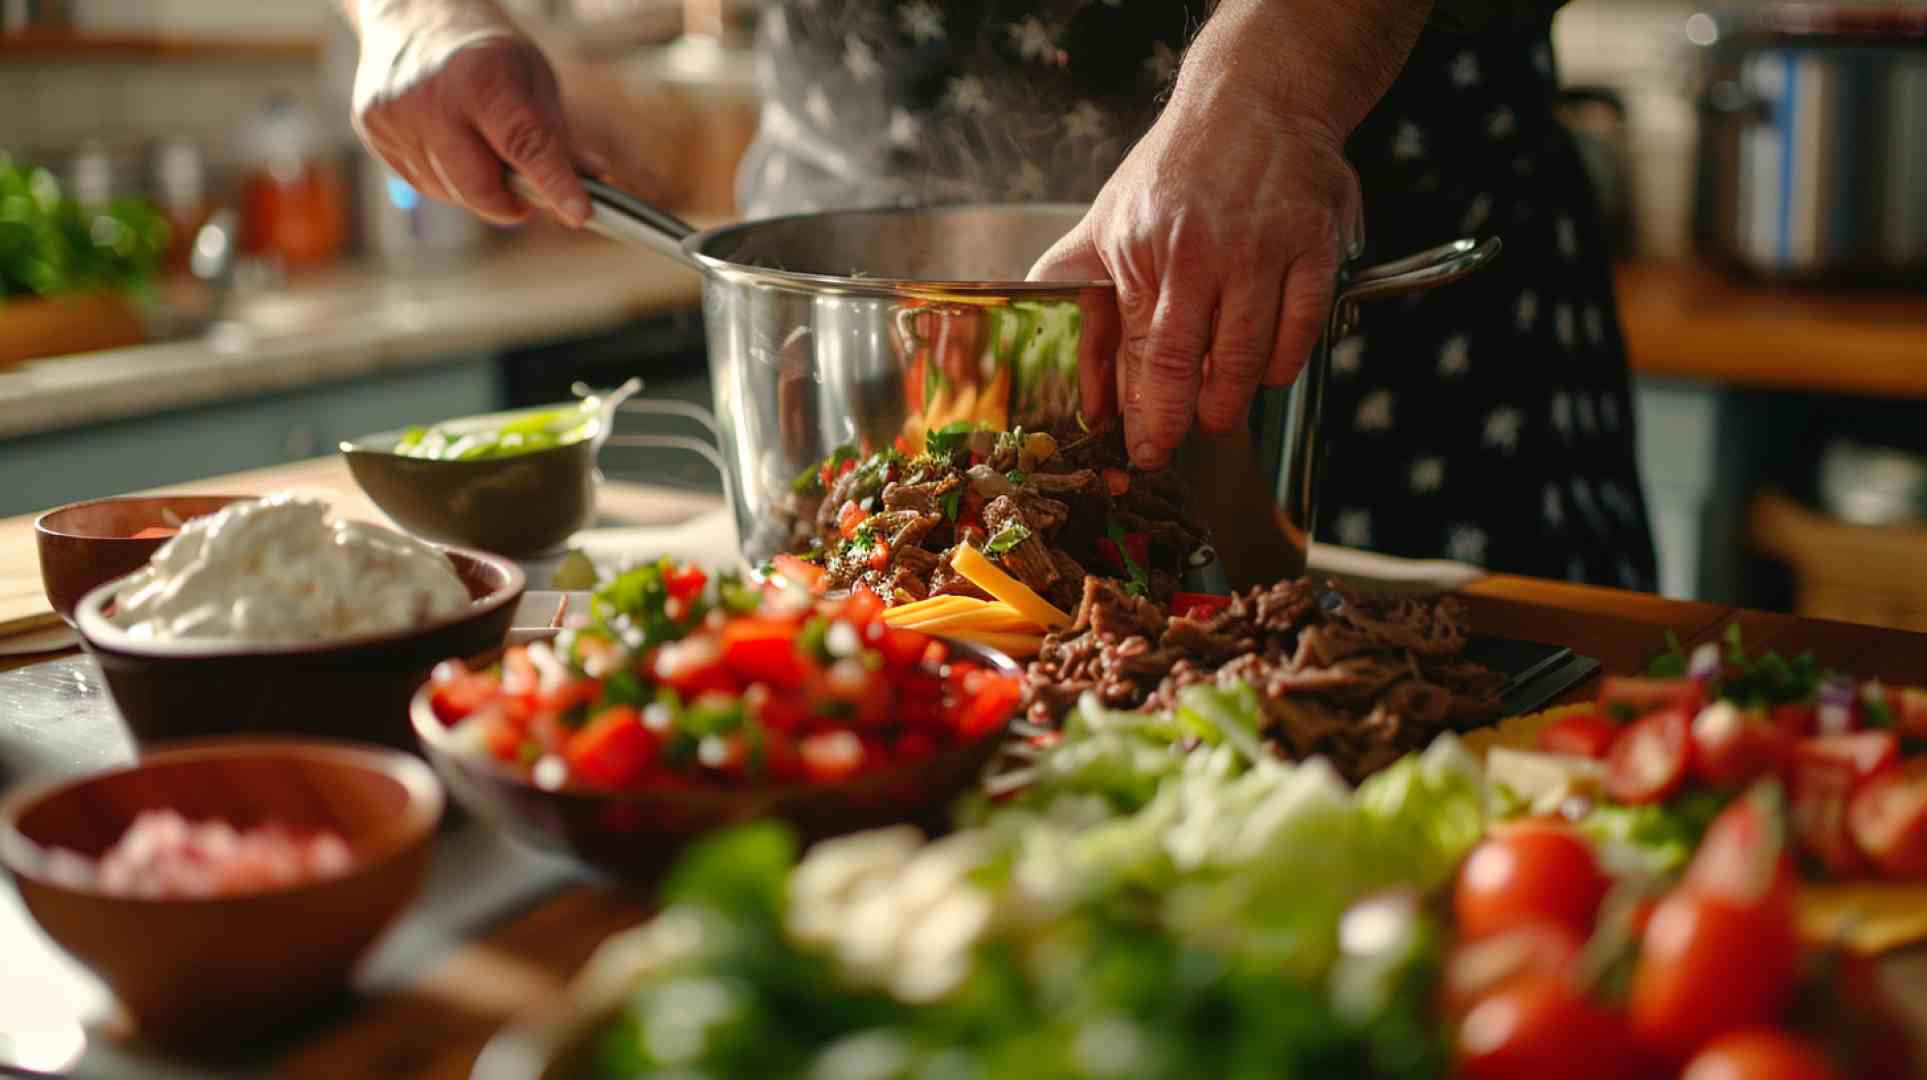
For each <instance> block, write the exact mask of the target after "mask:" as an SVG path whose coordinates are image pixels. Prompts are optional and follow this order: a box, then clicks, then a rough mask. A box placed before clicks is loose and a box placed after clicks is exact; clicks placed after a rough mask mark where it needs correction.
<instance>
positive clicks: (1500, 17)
mask: <svg viewBox="0 0 1927 1080" xmlns="http://www.w3.org/2000/svg"><path fill="white" fill-rule="evenodd" d="M1564 6H1565V0H1435V2H1434V3H1433V5H1432V20H1431V22H1432V25H1433V26H1434V27H1436V28H1438V29H1442V30H1449V31H1452V32H1455V33H1461V34H1471V33H1478V32H1481V31H1489V30H1498V29H1529V28H1536V27H1541V26H1544V25H1545V24H1546V23H1548V22H1550V21H1551V20H1552V16H1553V14H1554V13H1555V12H1557V11H1558V10H1559V9H1560V8H1561V7H1564Z"/></svg>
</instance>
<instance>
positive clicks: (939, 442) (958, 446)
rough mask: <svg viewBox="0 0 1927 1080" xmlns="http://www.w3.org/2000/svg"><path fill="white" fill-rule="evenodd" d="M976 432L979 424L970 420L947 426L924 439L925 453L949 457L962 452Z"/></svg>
mask: <svg viewBox="0 0 1927 1080" xmlns="http://www.w3.org/2000/svg"><path fill="white" fill-rule="evenodd" d="M976 431H977V424H976V423H975V422H974V421H970V420H959V421H957V422H956V423H953V424H945V425H944V426H942V427H940V428H938V429H936V430H935V431H932V432H930V433H929V434H927V435H925V436H924V437H923V448H924V451H925V452H926V453H931V454H939V455H942V456H945V457H949V456H950V455H953V454H955V453H956V452H957V451H959V450H962V449H963V447H964V443H965V442H966V441H967V440H969V438H970V436H971V435H972V434H974V433H975V432H976Z"/></svg>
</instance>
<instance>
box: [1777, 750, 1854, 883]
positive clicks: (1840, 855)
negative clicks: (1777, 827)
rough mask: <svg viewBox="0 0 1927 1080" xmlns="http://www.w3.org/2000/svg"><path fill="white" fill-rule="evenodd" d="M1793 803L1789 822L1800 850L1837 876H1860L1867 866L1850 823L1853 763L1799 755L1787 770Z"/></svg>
mask: <svg viewBox="0 0 1927 1080" xmlns="http://www.w3.org/2000/svg"><path fill="white" fill-rule="evenodd" d="M1787 780H1788V786H1789V788H1790V789H1791V792H1792V802H1791V806H1790V808H1789V811H1788V815H1787V816H1788V821H1789V823H1790V824H1791V825H1792V827H1793V837H1794V840H1795V841H1796V842H1798V844H1799V847H1800V850H1801V851H1804V852H1806V853H1807V854H1808V855H1811V856H1812V857H1813V858H1814V859H1815V860H1817V861H1818V862H1819V863H1820V865H1821V866H1822V867H1824V868H1825V869H1826V871H1827V873H1829V874H1831V875H1833V876H1834V877H1841V878H1848V877H1857V876H1859V875H1860V874H1861V873H1862V872H1863V871H1864V870H1865V868H1866V864H1865V862H1864V861H1863V860H1862V859H1861V857H1860V851H1859V849H1858V848H1857V847H1856V846H1855V845H1854V842H1853V833H1852V831H1851V830H1850V828H1849V826H1848V824H1847V802H1848V800H1849V799H1851V798H1852V797H1853V789H1854V784H1855V777H1854V773H1853V767H1852V766H1851V765H1847V764H1842V763H1840V762H1838V761H1833V760H1829V759H1825V758H1800V757H1795V758H1794V761H1793V764H1792V766H1791V767H1790V768H1789V770H1788V773H1787Z"/></svg>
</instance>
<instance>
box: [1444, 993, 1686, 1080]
mask: <svg viewBox="0 0 1927 1080" xmlns="http://www.w3.org/2000/svg"><path fill="white" fill-rule="evenodd" d="M1456 1056H1457V1069H1456V1075H1457V1076H1458V1077H1460V1078H1461V1080H1547V1078H1549V1077H1550V1078H1557V1080H1595V1078H1597V1080H1606V1078H1608V1077H1611V1078H1614V1080H1623V1078H1627V1077H1639V1076H1643V1075H1645V1074H1646V1073H1647V1071H1648V1070H1647V1067H1646V1063H1645V1062H1644V1061H1643V1060H1641V1056H1640V1052H1639V1050H1638V1048H1637V1047H1636V1046H1635V1045H1634V1043H1633V1041H1632V1040H1631V1039H1630V1038H1628V1037H1627V1034H1626V1025H1625V1022H1624V1021H1623V1020H1622V1019H1620V1017H1619V1016H1618V1014H1616V1013H1614V1012H1613V1011H1612V1010H1610V1009H1607V1008H1605V1007H1604V1006H1602V1005H1599V1004H1596V1003H1594V1002H1592V1001H1589V1000H1587V999H1586V997H1585V996H1584V995H1583V994H1581V993H1580V992H1579V990H1578V988H1577V987H1576V986H1574V985H1573V983H1571V982H1570V981H1569V980H1566V979H1562V978H1559V977H1557V976H1554V975H1549V974H1538V973H1534V974H1526V975H1522V976H1520V977H1519V978H1517V979H1514V980H1512V981H1511V982H1508V983H1506V984H1505V985H1504V986H1501V987H1500V988H1499V989H1498V990H1496V991H1494V992H1493V993H1491V994H1490V995H1488V996H1486V997H1485V998H1484V999H1483V1000H1481V1001H1480V1002H1479V1003H1478V1004H1477V1005H1475V1006H1473V1007H1472V1011H1471V1012H1469V1013H1467V1014H1466V1016H1465V1022H1464V1023H1462V1024H1460V1025H1459V1040H1458V1050H1457V1055H1456Z"/></svg>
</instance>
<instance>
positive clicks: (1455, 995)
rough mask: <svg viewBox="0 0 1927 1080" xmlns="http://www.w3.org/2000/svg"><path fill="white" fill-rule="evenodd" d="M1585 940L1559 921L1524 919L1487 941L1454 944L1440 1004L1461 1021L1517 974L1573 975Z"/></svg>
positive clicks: (1447, 964)
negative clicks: (1467, 1011)
mask: <svg viewBox="0 0 1927 1080" xmlns="http://www.w3.org/2000/svg"><path fill="white" fill-rule="evenodd" d="M1585 944H1586V941H1585V939H1584V938H1582V937H1580V936H1579V935H1578V934H1577V933H1575V932H1574V931H1573V929H1572V928H1571V927H1570V926H1567V925H1565V924H1564V923H1561V922H1555V921H1550V920H1545V919H1528V920H1526V921H1524V922H1521V923H1518V924H1517V925H1515V926H1512V927H1510V928H1508V929H1506V930H1503V931H1501V932H1499V933H1496V934H1493V935H1491V936H1489V937H1483V938H1478V939H1476V940H1464V939H1461V940H1460V941H1458V942H1456V943H1455V944H1454V945H1453V946H1452V951H1451V953H1450V954H1449V955H1447V957H1446V959H1445V970H1444V972H1443V975H1442V978H1441V980H1440V985H1439V989H1440V993H1441V1000H1440V1004H1441V1005H1442V1007H1443V1008H1444V1010H1445V1014H1446V1015H1447V1016H1452V1017H1457V1016H1463V1015H1464V1014H1465V1012H1466V1010H1468V1009H1470V1008H1472V1006H1473V1005H1476V1004H1477V1003H1478V1001H1479V999H1480V998H1483V997H1485V996H1486V995H1487V994H1490V993H1492V992H1493V991H1495V990H1497V989H1499V988H1500V987H1502V986H1504V985H1505V984H1507V983H1509V982H1511V981H1512V980H1513V979H1516V978H1518V977H1520V976H1522V975H1527V974H1540V975H1554V976H1558V977H1560V978H1566V977H1570V976H1572V975H1573V974H1574V962H1575V961H1576V960H1577V959H1578V958H1579V954H1580V952H1581V950H1583V949H1584V948H1585Z"/></svg>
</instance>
